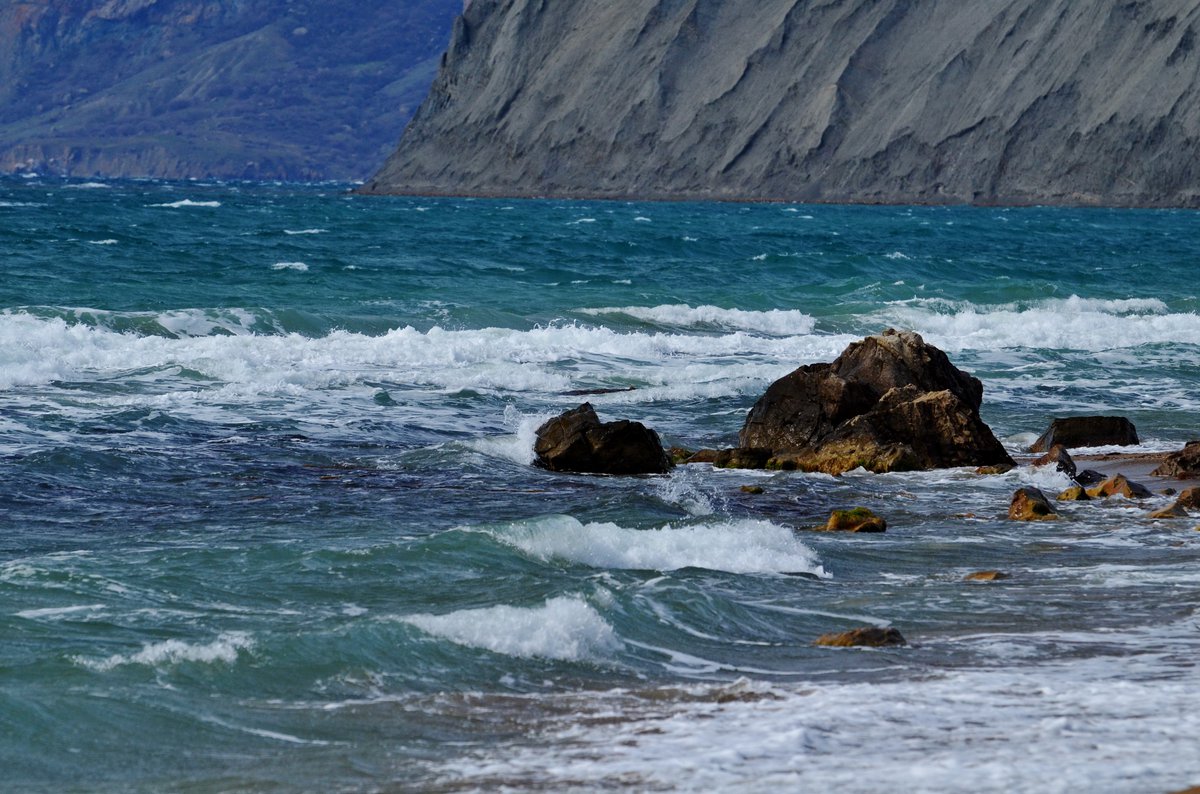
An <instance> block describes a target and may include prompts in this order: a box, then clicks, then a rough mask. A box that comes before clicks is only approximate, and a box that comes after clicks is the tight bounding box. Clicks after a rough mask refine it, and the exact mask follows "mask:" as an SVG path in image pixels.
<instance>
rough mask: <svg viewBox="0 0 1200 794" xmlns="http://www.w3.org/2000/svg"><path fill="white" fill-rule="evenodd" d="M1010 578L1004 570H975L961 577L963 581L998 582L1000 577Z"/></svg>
mask: <svg viewBox="0 0 1200 794" xmlns="http://www.w3.org/2000/svg"><path fill="white" fill-rule="evenodd" d="M1009 578H1011V577H1010V576H1009V574H1006V573H1005V572H1004V571H975V572H974V573H969V574H967V575H966V576H964V577H963V581H965V582H998V581H1000V580H1001V579H1009Z"/></svg>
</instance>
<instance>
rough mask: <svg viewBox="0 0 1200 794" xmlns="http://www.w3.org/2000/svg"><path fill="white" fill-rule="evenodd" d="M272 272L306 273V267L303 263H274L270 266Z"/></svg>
mask: <svg viewBox="0 0 1200 794" xmlns="http://www.w3.org/2000/svg"><path fill="white" fill-rule="evenodd" d="M271 269H272V270H295V271H296V272H298V273H305V272H307V271H308V265H307V264H305V263H304V262H276V263H275V264H273V265H271Z"/></svg>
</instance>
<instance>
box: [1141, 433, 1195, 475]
mask: <svg viewBox="0 0 1200 794" xmlns="http://www.w3.org/2000/svg"><path fill="white" fill-rule="evenodd" d="M1151 474H1152V475H1154V476H1155V477H1178V478H1179V479H1181V480H1187V479H1192V478H1196V477H1200V441H1189V442H1188V443H1187V445H1186V446H1185V447H1184V448H1183V449H1181V450H1180V451H1178V452H1172V453H1171V454H1170V455H1168V456H1167V459H1166V460H1165V461H1163V463H1162V465H1161V466H1159V467H1158V468H1157V469H1155V470H1154V471H1152V472H1151Z"/></svg>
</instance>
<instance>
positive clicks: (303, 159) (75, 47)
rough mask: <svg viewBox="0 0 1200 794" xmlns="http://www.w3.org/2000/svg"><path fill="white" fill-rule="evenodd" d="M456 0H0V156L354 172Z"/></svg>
mask: <svg viewBox="0 0 1200 794" xmlns="http://www.w3.org/2000/svg"><path fill="white" fill-rule="evenodd" d="M461 8H462V3H461V0H407V1H406V2H396V1H395V0H253V1H251V0H24V1H18V2H13V3H5V4H0V172H6V171H7V172H12V171H23V170H33V171H44V172H49V173H64V174H73V175H106V176H155V177H207V176H216V177H246V178H260V179H351V178H359V179H361V178H363V177H365V176H367V175H368V174H370V173H371V171H372V170H374V169H376V168H378V167H379V164H380V163H381V162H383V160H384V158H385V157H386V156H387V154H388V152H390V151H391V150H392V149H393V148H394V146H395V141H396V134H397V131H398V130H400V129H402V128H403V126H404V124H405V123H406V122H407V121H408V119H409V118H410V117H411V115H412V112H413V111H414V110H415V108H416V107H417V106H418V105H419V103H420V101H421V99H422V98H423V97H424V96H425V93H426V91H427V89H428V85H429V83H430V82H431V81H432V79H433V76H434V74H435V73H436V69H437V59H438V56H439V54H440V53H441V52H442V50H443V49H444V47H445V44H446V41H447V39H448V37H449V33H450V29H451V25H452V21H453V19H454V16H455V14H456V13H458V11H460V10H461Z"/></svg>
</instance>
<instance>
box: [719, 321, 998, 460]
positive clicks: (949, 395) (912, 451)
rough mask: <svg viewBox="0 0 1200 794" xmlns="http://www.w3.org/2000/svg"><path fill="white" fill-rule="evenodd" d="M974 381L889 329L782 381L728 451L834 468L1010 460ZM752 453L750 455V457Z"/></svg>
mask: <svg viewBox="0 0 1200 794" xmlns="http://www.w3.org/2000/svg"><path fill="white" fill-rule="evenodd" d="M982 400H983V386H982V384H980V382H979V381H978V380H977V379H975V378H973V377H971V376H970V375H968V374H966V373H965V372H963V371H962V370H960V369H958V368H957V367H955V366H954V365H953V364H951V363H950V360H949V359H948V358H947V357H946V354H945V353H943V352H942V351H941V350H938V349H937V348H936V347H933V346H932V345H929V344H926V342H925V340H923V339H922V338H921V337H920V335H918V334H915V333H912V332H897V331H894V330H888V331H886V332H884V333H883V334H880V335H878V336H871V337H867V338H866V339H864V340H862V341H860V342H856V343H854V344H852V345H850V346H849V347H848V348H846V350H845V351H844V352H843V353H842V354H841V355H840V356H838V358H837V359H836V360H834V361H833V362H832V363H830V364H811V365H808V366H803V367H800V368H799V369H797V370H795V371H794V372H792V373H791V374H789V375H786V376H784V377H783V378H780V379H779V380H777V381H776V382H775V383H773V384H771V386H770V387H769V388H768V389H767V391H766V393H765V394H764V395H763V396H762V397H761V398H760V399H759V400H758V402H756V403H755V405H754V407H753V408H751V410H750V413H749V415H748V416H747V417H746V422H745V425H744V426H743V427H742V431H741V433H740V434H739V436H738V442H739V444H740V448H739V450H738V451H735V453H734V455H733V456H732V457H734V458H735V459H736V458H747V459H754V458H761V457H762V455H763V452H764V451H769V452H770V454H771V457H770V459H769V460H768V461H767V465H768V466H770V467H773V468H783V469H789V468H795V469H801V470H805V471H824V472H828V473H830V474H840V473H842V472H845V471H849V470H851V469H855V468H859V467H862V468H865V469H867V470H869V471H874V472H887V471H915V470H924V469H934V468H949V467H955V466H987V465H991V464H998V463H1012V459H1011V458H1010V457H1009V455H1008V453H1007V452H1006V451H1005V450H1004V447H1003V446H1001V444H1000V442H999V441H997V440H996V437H995V436H994V435H992V432H991V430H990V429H989V428H988V427H987V425H986V424H984V422H983V420H982V419H981V418H980V417H979V406H980V404H981V402H982ZM751 451H753V454H751Z"/></svg>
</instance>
